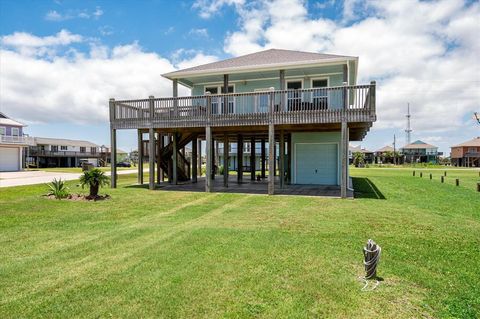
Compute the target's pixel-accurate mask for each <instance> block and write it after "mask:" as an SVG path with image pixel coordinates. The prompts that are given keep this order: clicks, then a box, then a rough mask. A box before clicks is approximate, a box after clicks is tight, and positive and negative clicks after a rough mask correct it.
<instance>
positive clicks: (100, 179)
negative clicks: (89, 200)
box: [80, 168, 110, 198]
mask: <svg viewBox="0 0 480 319" xmlns="http://www.w3.org/2000/svg"><path fill="white" fill-rule="evenodd" d="M109 182H110V179H109V178H108V176H107V175H105V173H104V172H102V171H101V170H99V169H98V168H94V169H92V170H89V171H85V172H84V173H83V175H82V176H81V177H80V184H81V185H82V188H84V187H85V185H88V186H89V187H90V194H89V195H88V196H89V197H93V198H94V197H97V196H98V189H99V188H100V187H103V186H105V185H108V184H109Z"/></svg>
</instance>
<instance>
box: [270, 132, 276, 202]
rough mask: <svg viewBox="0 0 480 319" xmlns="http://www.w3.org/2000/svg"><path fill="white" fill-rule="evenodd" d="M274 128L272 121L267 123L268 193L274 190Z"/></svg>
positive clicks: (272, 192)
mask: <svg viewBox="0 0 480 319" xmlns="http://www.w3.org/2000/svg"><path fill="white" fill-rule="evenodd" d="M274 167H275V128H274V126H273V123H270V124H269V125H268V195H273V194H274V192H275V174H274Z"/></svg>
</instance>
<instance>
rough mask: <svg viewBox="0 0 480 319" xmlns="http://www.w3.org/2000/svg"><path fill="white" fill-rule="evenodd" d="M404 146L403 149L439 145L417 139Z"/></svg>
mask: <svg viewBox="0 0 480 319" xmlns="http://www.w3.org/2000/svg"><path fill="white" fill-rule="evenodd" d="M402 148H403V149H422V148H438V147H436V146H435V145H431V144H427V143H425V142H423V141H420V140H416V141H415V142H413V143H410V144H407V145H405V146H404V147H402Z"/></svg>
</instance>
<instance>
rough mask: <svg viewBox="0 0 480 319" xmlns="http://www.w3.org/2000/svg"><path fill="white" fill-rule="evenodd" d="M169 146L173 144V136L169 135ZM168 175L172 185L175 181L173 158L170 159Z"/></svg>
mask: <svg viewBox="0 0 480 319" xmlns="http://www.w3.org/2000/svg"><path fill="white" fill-rule="evenodd" d="M167 141H168V143H167V145H168V144H170V143H172V134H168V137H167ZM167 175H168V182H169V183H170V184H171V183H172V181H173V161H172V157H170V158H169V159H168V172H167Z"/></svg>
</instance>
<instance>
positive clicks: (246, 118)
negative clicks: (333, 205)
mask: <svg viewBox="0 0 480 319" xmlns="http://www.w3.org/2000/svg"><path fill="white" fill-rule="evenodd" d="M357 70H358V57H353V56H342V55H331V54H320V53H310V52H300V51H290V50H278V49H270V50H266V51H261V52H257V53H253V54H248V55H244V56H240V57H236V58H231V59H227V60H223V61H218V62H213V63H209V64H205V65H200V66H196V67H192V68H188V69H184V70H178V71H175V72H171V73H167V74H164V75H163V76H164V77H165V78H167V79H170V80H171V81H172V97H153V96H151V97H149V98H145V99H138V100H123V101H120V100H115V99H111V100H110V124H111V145H112V149H115V148H116V132H117V130H121V129H135V130H137V132H138V146H139V152H138V153H139V154H140V155H141V156H143V154H145V153H148V159H149V171H150V174H149V181H148V184H149V188H150V189H155V188H156V187H157V186H162V185H163V186H165V182H164V180H165V177H167V178H168V181H169V184H170V186H169V188H172V187H174V185H177V184H182V185H185V183H187V184H189V183H191V184H195V183H199V182H200V178H199V177H200V176H201V175H202V164H204V166H205V175H204V176H205V177H204V178H202V179H201V182H202V183H203V184H204V186H203V187H204V190H205V191H207V192H212V191H222V190H225V189H232V188H235V187H236V188H237V189H238V188H239V187H240V186H239V185H244V184H245V182H246V181H248V180H249V182H248V183H247V185H250V187H251V189H253V188H254V187H253V185H255V187H256V188H258V187H264V189H265V193H268V194H274V193H285V191H284V190H285V189H286V188H288V187H289V186H290V189H293V188H291V186H293V185H299V187H298V190H300V189H302V187H300V186H303V190H306V189H308V190H311V189H312V188H313V189H314V188H315V187H317V189H318V190H319V191H320V190H322V189H323V190H326V189H328V191H329V194H332V190H333V191H334V192H335V191H336V194H337V196H339V197H342V198H345V197H347V196H348V195H349V194H351V191H352V187H351V183H350V182H349V174H348V161H349V155H348V147H349V142H350V141H361V140H362V139H363V138H364V137H365V135H366V134H367V132H368V131H369V129H370V127H371V126H372V123H373V122H374V121H375V120H376V109H375V101H376V99H375V88H376V84H375V82H371V83H368V84H362V85H360V84H357ZM178 85H183V86H185V87H187V88H190V89H191V92H192V94H191V96H185V97H179V96H178ZM145 139H147V140H148V141H154V143H147V144H145V143H144V140H145ZM145 145H147V147H148V152H144V149H143V148H144V147H145ZM187 145H189V147H190V148H191V153H189V154H187V153H186V152H185V150H184V148H185V147H186V146H187ZM247 145H248V146H247ZM115 154H116V153H115V151H112V159H111V162H112V163H116V159H115V158H114V157H115ZM139 162H140V163H142V162H143V161H142V159H140V160H139ZM142 166H143V165H139V168H138V169H139V174H138V182H139V183H140V184H143V183H144V180H143V167H142ZM115 170H116V168H115V165H112V183H111V185H112V187H116V174H115ZM231 170H235V172H236V176H235V177H231V176H229V172H230V171H231ZM220 173H221V174H220ZM218 180H220V183H219V181H218ZM253 181H256V182H259V183H252V182H253ZM262 181H263V183H262ZM220 185H221V186H220ZM259 185H260V186H259ZM183 187H184V186H183ZM184 188H185V187H184ZM196 188H197V189H198V186H196ZM241 188H243V189H247V188H248V187H245V186H241ZM260 193H261V192H260ZM299 193H301V192H300V191H299Z"/></svg>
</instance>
